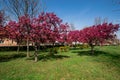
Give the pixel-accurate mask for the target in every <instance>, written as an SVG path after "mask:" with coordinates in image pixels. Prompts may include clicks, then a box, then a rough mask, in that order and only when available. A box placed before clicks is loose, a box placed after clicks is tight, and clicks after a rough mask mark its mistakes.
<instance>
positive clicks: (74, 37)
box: [68, 30, 79, 45]
mask: <svg viewBox="0 0 120 80" xmlns="http://www.w3.org/2000/svg"><path fill="white" fill-rule="evenodd" d="M78 41H79V30H73V31H70V32H69V34H68V42H70V43H71V42H75V45H76V42H78Z"/></svg>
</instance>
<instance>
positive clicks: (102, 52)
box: [0, 46, 120, 80]
mask: <svg viewBox="0 0 120 80" xmlns="http://www.w3.org/2000/svg"><path fill="white" fill-rule="evenodd" d="M95 50H96V51H95V55H89V49H83V50H80V49H79V50H70V51H69V52H59V54H57V55H56V56H55V57H52V58H48V57H50V56H48V57H43V58H40V60H39V61H38V62H36V63H35V62H34V60H32V59H30V60H28V59H26V58H25V56H23V57H17V58H15V59H14V58H13V59H9V60H8V61H0V80H120V76H119V75H120V46H119V47H118V46H102V47H96V48H95ZM21 53H22V54H25V53H26V52H21ZM31 53H33V52H31ZM40 53H42V54H43V52H40ZM8 54H9V55H12V54H16V52H14V51H13V52H7V51H6V52H0V56H3V55H8ZM46 54H47V53H46ZM45 58H47V59H45Z"/></svg>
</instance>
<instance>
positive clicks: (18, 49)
mask: <svg viewBox="0 0 120 80" xmlns="http://www.w3.org/2000/svg"><path fill="white" fill-rule="evenodd" d="M19 51H20V44H19V43H18V48H17V54H19Z"/></svg>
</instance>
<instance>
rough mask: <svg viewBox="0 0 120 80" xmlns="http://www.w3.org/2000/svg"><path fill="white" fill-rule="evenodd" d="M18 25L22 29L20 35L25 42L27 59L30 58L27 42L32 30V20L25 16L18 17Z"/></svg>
mask: <svg viewBox="0 0 120 80" xmlns="http://www.w3.org/2000/svg"><path fill="white" fill-rule="evenodd" d="M18 24H19V25H20V27H21V28H22V33H23V34H24V38H25V40H26V42H27V44H26V45H27V58H29V57H30V54H29V40H30V31H31V29H32V27H31V25H32V19H31V18H30V17H29V16H28V15H27V14H26V15H24V16H21V17H19V20H18Z"/></svg>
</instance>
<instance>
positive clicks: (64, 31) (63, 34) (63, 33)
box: [57, 23, 69, 45]
mask: <svg viewBox="0 0 120 80" xmlns="http://www.w3.org/2000/svg"><path fill="white" fill-rule="evenodd" d="M68 33H69V25H68V24H67V23H65V24H61V25H60V27H59V35H60V37H59V38H58V40H57V41H58V42H60V43H62V44H63V45H64V44H65V43H67V42H68Z"/></svg>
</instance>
